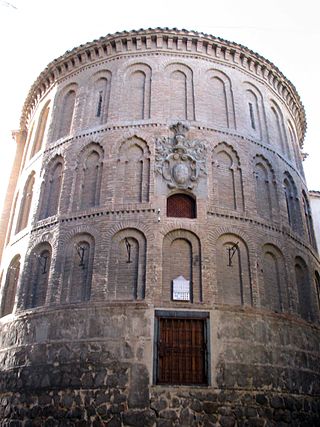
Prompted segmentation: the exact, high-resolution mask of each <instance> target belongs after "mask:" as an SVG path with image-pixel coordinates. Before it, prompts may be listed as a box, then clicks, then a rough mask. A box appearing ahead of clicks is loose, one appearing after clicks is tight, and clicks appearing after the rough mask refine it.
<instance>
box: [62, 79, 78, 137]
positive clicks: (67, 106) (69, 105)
mask: <svg viewBox="0 0 320 427" xmlns="http://www.w3.org/2000/svg"><path fill="white" fill-rule="evenodd" d="M77 91H78V85H77V84H76V83H71V84H70V85H68V86H67V87H65V88H64V89H63V91H62V92H61V94H60V96H59V99H60V102H59V103H61V107H60V112H59V113H60V114H59V117H60V120H59V121H58V122H59V129H58V138H62V137H64V136H67V135H69V133H70V132H71V129H72V124H73V120H74V112H75V103H76V96H77Z"/></svg>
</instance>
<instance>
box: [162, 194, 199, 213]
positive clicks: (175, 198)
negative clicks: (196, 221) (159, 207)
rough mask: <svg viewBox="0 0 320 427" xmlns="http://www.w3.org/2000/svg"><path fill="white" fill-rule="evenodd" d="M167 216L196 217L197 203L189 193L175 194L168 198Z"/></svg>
mask: <svg viewBox="0 0 320 427" xmlns="http://www.w3.org/2000/svg"><path fill="white" fill-rule="evenodd" d="M167 216H168V217H178V218H196V217H197V213H196V203H195V200H194V199H193V197H191V196H188V195H187V194H173V195H172V196H170V197H168V199H167Z"/></svg>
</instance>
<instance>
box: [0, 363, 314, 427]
mask: <svg viewBox="0 0 320 427" xmlns="http://www.w3.org/2000/svg"><path fill="white" fill-rule="evenodd" d="M119 372H122V373H120V375H122V378H121V380H120V381H119V383H118V385H116V384H115V383H113V384H112V382H114V373H110V374H109V375H107V376H106V378H107V382H109V383H110V386H106V387H105V388H104V389H99V390H97V389H95V388H81V389H77V390H75V389H64V390H61V389H59V388H57V389H56V390H52V388H51V389H50V390H48V389H45V388H43V389H39V390H38V392H37V393H35V392H33V393H30V394H29V393H27V392H24V393H7V394H2V396H1V398H0V399H1V400H0V405H1V406H0V417H1V420H2V421H1V423H0V425H1V426H10V427H13V426H14V427H20V426H21V427H22V426H23V427H27V426H30V427H31V426H32V427H34V426H39V427H42V426H46V427H47V426H81V427H85V426H94V427H98V426H109V427H121V426H136V427H154V426H157V427H173V426H181V427H182V426H184V427H188V426H194V427H198V426H199V427H200V426H204V427H211V426H212V427H213V426H216V427H220V426H221V427H240V426H248V427H249V426H250V427H267V426H270V427H271V426H277V427H278V426H282V427H285V426H287V427H288V426H297V427H298V426H305V427H318V426H319V423H320V415H319V414H320V400H319V399H312V398H311V397H310V396H306V395H288V394H283V393H265V392H262V391H261V392H252V391H251V392H250V391H235V390H214V389H212V388H208V389H203V388H201V389H198V390H196V389H195V390H193V391H190V390H188V389H187V388H185V387H174V388H163V387H161V388H160V387H154V388H152V389H151V393H150V398H149V395H148V394H147V395H145V396H143V397H142V396H140V398H138V399H137V400H135V399H133V398H132V396H130V391H129V390H128V388H127V387H126V385H125V381H126V380H127V374H126V373H125V372H126V370H124V371H122V370H121V369H120V370H119ZM88 377H90V375H89V376H87V377H86V378H88ZM92 377H93V376H92V375H91V378H92ZM98 377H99V375H97V376H96V378H98ZM93 382H94V380H93ZM142 394H143V389H142Z"/></svg>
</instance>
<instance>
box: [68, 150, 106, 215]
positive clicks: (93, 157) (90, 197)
mask: <svg viewBox="0 0 320 427" xmlns="http://www.w3.org/2000/svg"><path fill="white" fill-rule="evenodd" d="M103 159H104V150H103V148H102V146H101V145H100V144H97V143H95V142H91V143H89V144H88V145H87V146H85V147H84V148H83V149H82V150H81V152H80V153H79V160H78V164H77V167H76V177H75V185H74V196H73V199H74V200H73V204H74V208H75V209H88V208H92V207H95V206H99V204H100V192H101V180H102V173H103Z"/></svg>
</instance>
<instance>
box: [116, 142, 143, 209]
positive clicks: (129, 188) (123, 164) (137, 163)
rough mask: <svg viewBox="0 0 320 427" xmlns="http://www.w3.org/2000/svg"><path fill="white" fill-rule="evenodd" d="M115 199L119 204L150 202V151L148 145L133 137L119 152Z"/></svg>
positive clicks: (123, 144)
mask: <svg viewBox="0 0 320 427" xmlns="http://www.w3.org/2000/svg"><path fill="white" fill-rule="evenodd" d="M116 173H117V180H116V194H115V198H116V200H117V202H119V203H143V202H148V201H149V191H150V188H149V187H150V151H149V147H148V145H147V143H146V142H145V141H144V140H142V139H140V138H138V137H132V138H129V139H127V140H126V141H124V142H123V143H122V144H121V146H120V148H119V152H118V161H117V172H116Z"/></svg>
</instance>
